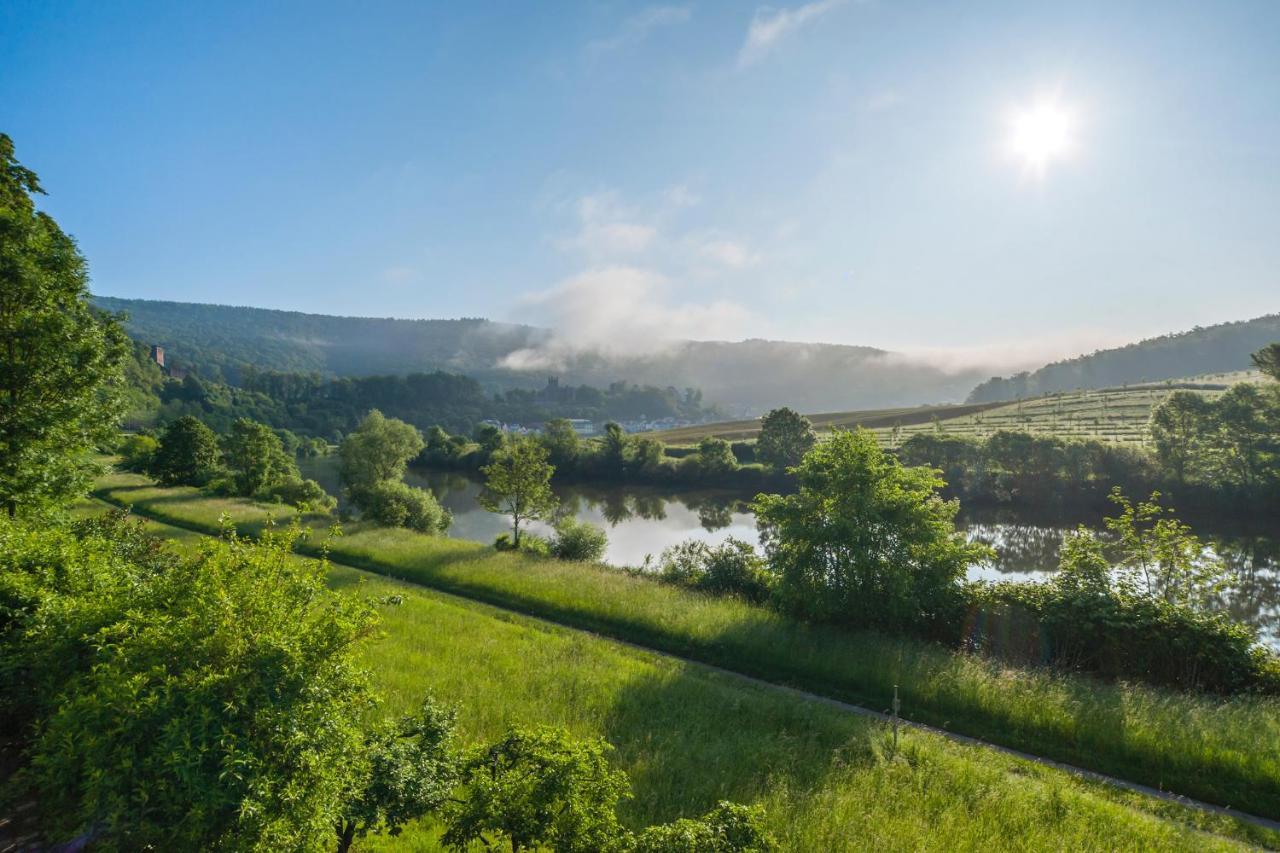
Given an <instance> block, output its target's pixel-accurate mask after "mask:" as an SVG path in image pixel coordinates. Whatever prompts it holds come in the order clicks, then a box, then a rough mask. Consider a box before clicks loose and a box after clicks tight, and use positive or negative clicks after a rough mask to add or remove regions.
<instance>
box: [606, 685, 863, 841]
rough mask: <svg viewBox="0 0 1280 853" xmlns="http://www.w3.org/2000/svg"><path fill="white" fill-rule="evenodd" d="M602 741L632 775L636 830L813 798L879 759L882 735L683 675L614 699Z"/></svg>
mask: <svg viewBox="0 0 1280 853" xmlns="http://www.w3.org/2000/svg"><path fill="white" fill-rule="evenodd" d="M604 729H605V738H606V739H607V740H608V741H609V742H610V743H611V744H613V746H614V747H615V748H616V750H617V753H616V755H615V756H614V758H615V763H616V764H617V765H618V766H620V767H623V768H625V769H626V770H627V772H628V774H629V777H630V779H631V787H632V791H633V793H634V794H635V798H634V799H633V800H631V801H630V802H629V803H627V804H626V805H624V807H623V816H624V819H625V820H626V821H627V822H628V823H630V824H633V825H637V826H638V825H643V824H647V823H656V822H665V821H670V820H674V819H675V818H678V817H681V816H695V815H698V814H701V813H703V812H705V811H707V810H708V809H710V808H711V807H712V806H714V805H715V804H716V802H718V801H720V800H731V801H736V802H743V803H751V802H754V801H757V800H759V799H761V798H762V797H763V796H764V795H765V794H766V793H767V792H768V790H769V789H770V788H772V787H774V786H776V785H782V786H785V787H786V788H787V789H788V790H790V791H793V792H808V791H814V790H817V789H819V788H821V786H822V785H823V784H824V780H826V779H827V778H828V777H829V776H830V774H831V772H832V771H833V769H834V768H835V767H836V766H848V765H850V764H855V765H856V764H860V763H864V762H865V763H869V762H871V761H873V760H874V757H873V753H872V751H871V747H870V743H871V738H872V737H874V736H875V735H876V734H877V732H878V729H879V726H878V725H877V724H875V723H873V722H871V721H868V720H866V719H862V718H858V717H855V716H852V715H850V714H846V713H841V712H838V711H836V710H834V709H831V708H829V707H825V706H823V705H820V704H818V703H814V702H808V701H804V700H801V699H797V698H795V697H792V696H786V695H783V694H779V693H777V692H775V691H772V690H770V689H769V688H766V687H761V686H756V685H751V684H747V683H744V682H741V681H738V680H736V679H733V678H732V677H730V676H726V675H721V674H718V673H713V672H709V671H706V670H699V669H697V668H694V667H687V666H679V667H677V668H676V669H675V670H674V671H669V672H668V673H665V674H663V675H660V676H653V677H646V678H642V679H638V680H636V681H634V682H632V683H630V684H628V685H627V686H626V687H624V688H623V689H622V690H621V691H620V693H619V694H618V696H617V700H616V701H615V702H614V704H613V707H612V710H611V711H610V713H609V715H608V717H607V718H606V720H605V724H604Z"/></svg>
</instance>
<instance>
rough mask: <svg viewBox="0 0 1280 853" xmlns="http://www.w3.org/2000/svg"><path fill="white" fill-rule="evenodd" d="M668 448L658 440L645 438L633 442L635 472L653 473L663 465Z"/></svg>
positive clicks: (632, 465)
mask: <svg viewBox="0 0 1280 853" xmlns="http://www.w3.org/2000/svg"><path fill="white" fill-rule="evenodd" d="M665 450H666V448H665V447H664V446H663V444H662V442H661V441H658V440H657V439H656V438H649V437H648V436H644V437H641V438H635V439H632V440H631V464H630V468H631V470H633V471H652V470H654V469H656V468H657V467H658V466H659V465H661V464H662V455H663V453H664V452H665Z"/></svg>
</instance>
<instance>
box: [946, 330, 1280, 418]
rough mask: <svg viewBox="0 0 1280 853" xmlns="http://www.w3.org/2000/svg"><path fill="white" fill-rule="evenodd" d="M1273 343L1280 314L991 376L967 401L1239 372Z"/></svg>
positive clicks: (974, 401)
mask: <svg viewBox="0 0 1280 853" xmlns="http://www.w3.org/2000/svg"><path fill="white" fill-rule="evenodd" d="M1277 338H1280V314H1270V315H1267V316H1265V317H1258V318H1256V319H1253V320H1245V321H1241V322H1236V323H1222V324H1220V325H1217V326H1208V327H1204V328H1200V327H1197V328H1195V329H1192V330H1191V331H1189V332H1182V333H1179V334H1171V335H1164V336H1163V337H1158V338H1149V339H1147V340H1144V341H1139V342H1138V343H1134V344H1129V345H1128V346H1123V347H1118V348H1116V349H1109V350H1099V351H1097V352H1095V353H1093V354H1092V355H1084V356H1080V357H1079V358H1073V359H1067V360H1065V361H1059V362H1054V363H1053V364H1049V365H1046V366H1044V367H1042V368H1040V369H1039V370H1036V371H1034V372H1030V373H1028V372H1023V373H1018V374H1015V375H1014V376H1010V377H999V376H996V377H992V378H991V379H988V380H987V381H986V382H983V383H982V384H980V385H978V386H977V387H976V388H974V389H973V391H972V392H970V394H969V397H968V400H967V401H966V402H969V403H986V402H993V401H998V400H1019V399H1024V398H1027V397H1037V396H1040V395H1041V394H1050V393H1053V392H1056V391H1072V390H1075V389H1077V388H1112V387H1117V386H1121V385H1133V384H1136V383H1142V382H1159V381H1163V380H1167V379H1182V378H1186V377H1190V376H1196V375H1199V374H1204V373H1222V372H1226V371H1233V370H1242V369H1244V368H1245V367H1246V366H1247V365H1248V364H1249V354H1250V353H1251V352H1254V351H1255V350H1257V349H1258V348H1259V347H1262V346H1265V345H1266V344H1268V343H1269V342H1271V341H1274V340H1276V339H1277Z"/></svg>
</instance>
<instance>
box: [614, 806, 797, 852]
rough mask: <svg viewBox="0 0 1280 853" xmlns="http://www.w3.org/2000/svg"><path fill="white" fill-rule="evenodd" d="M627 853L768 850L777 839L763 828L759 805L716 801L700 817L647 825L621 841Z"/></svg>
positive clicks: (772, 848) (773, 848)
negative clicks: (631, 839)
mask: <svg viewBox="0 0 1280 853" xmlns="http://www.w3.org/2000/svg"><path fill="white" fill-rule="evenodd" d="M621 846H622V849H623V850H626V851H627V853H769V851H773V850H777V849H778V845H777V842H776V841H774V840H773V837H772V836H771V835H769V833H768V832H767V831H766V830H765V828H764V810H763V809H761V808H760V807H759V806H743V805H739V804H738V803H728V802H723V801H722V802H719V803H717V804H716V807H715V808H713V809H712V810H711V811H709V812H707V813H706V814H705V815H703V816H702V817H701V818H698V819H697V820H693V819H690V818H680V819H679V820H677V821H673V822H672V823H664V824H659V825H658V826H650V827H648V828H646V829H645V830H644V831H643V832H641V833H640V834H639V835H638V836H636V837H635V839H634V840H633V841H630V842H624V844H623V845H621Z"/></svg>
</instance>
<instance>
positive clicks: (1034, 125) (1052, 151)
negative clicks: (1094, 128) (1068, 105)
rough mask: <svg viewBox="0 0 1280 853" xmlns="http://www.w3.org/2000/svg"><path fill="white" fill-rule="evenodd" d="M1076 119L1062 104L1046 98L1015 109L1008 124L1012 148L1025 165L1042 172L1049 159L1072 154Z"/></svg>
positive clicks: (1051, 160)
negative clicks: (1074, 119) (1033, 104)
mask: <svg viewBox="0 0 1280 853" xmlns="http://www.w3.org/2000/svg"><path fill="white" fill-rule="evenodd" d="M1074 131H1075V128H1074V121H1073V117H1072V115H1071V113H1070V112H1069V111H1068V110H1067V109H1065V108H1064V107H1062V106H1061V105H1059V104H1057V103H1054V102H1051V101H1043V102H1041V103H1038V104H1036V105H1035V106H1032V107H1030V108H1027V109H1022V110H1019V111H1017V112H1015V113H1014V115H1013V116H1012V119H1011V121H1010V126H1009V151H1010V153H1011V154H1012V155H1013V156H1014V157H1016V158H1017V159H1019V160H1021V161H1022V163H1023V165H1024V166H1026V168H1027V169H1028V170H1029V171H1031V172H1034V173H1035V174H1037V175H1040V174H1043V173H1044V171H1045V170H1046V169H1047V168H1048V167H1049V164H1050V163H1053V162H1054V161H1057V160H1061V159H1063V158H1065V157H1068V156H1070V154H1071V152H1072V150H1073V149H1074V147H1075V138H1074Z"/></svg>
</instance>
